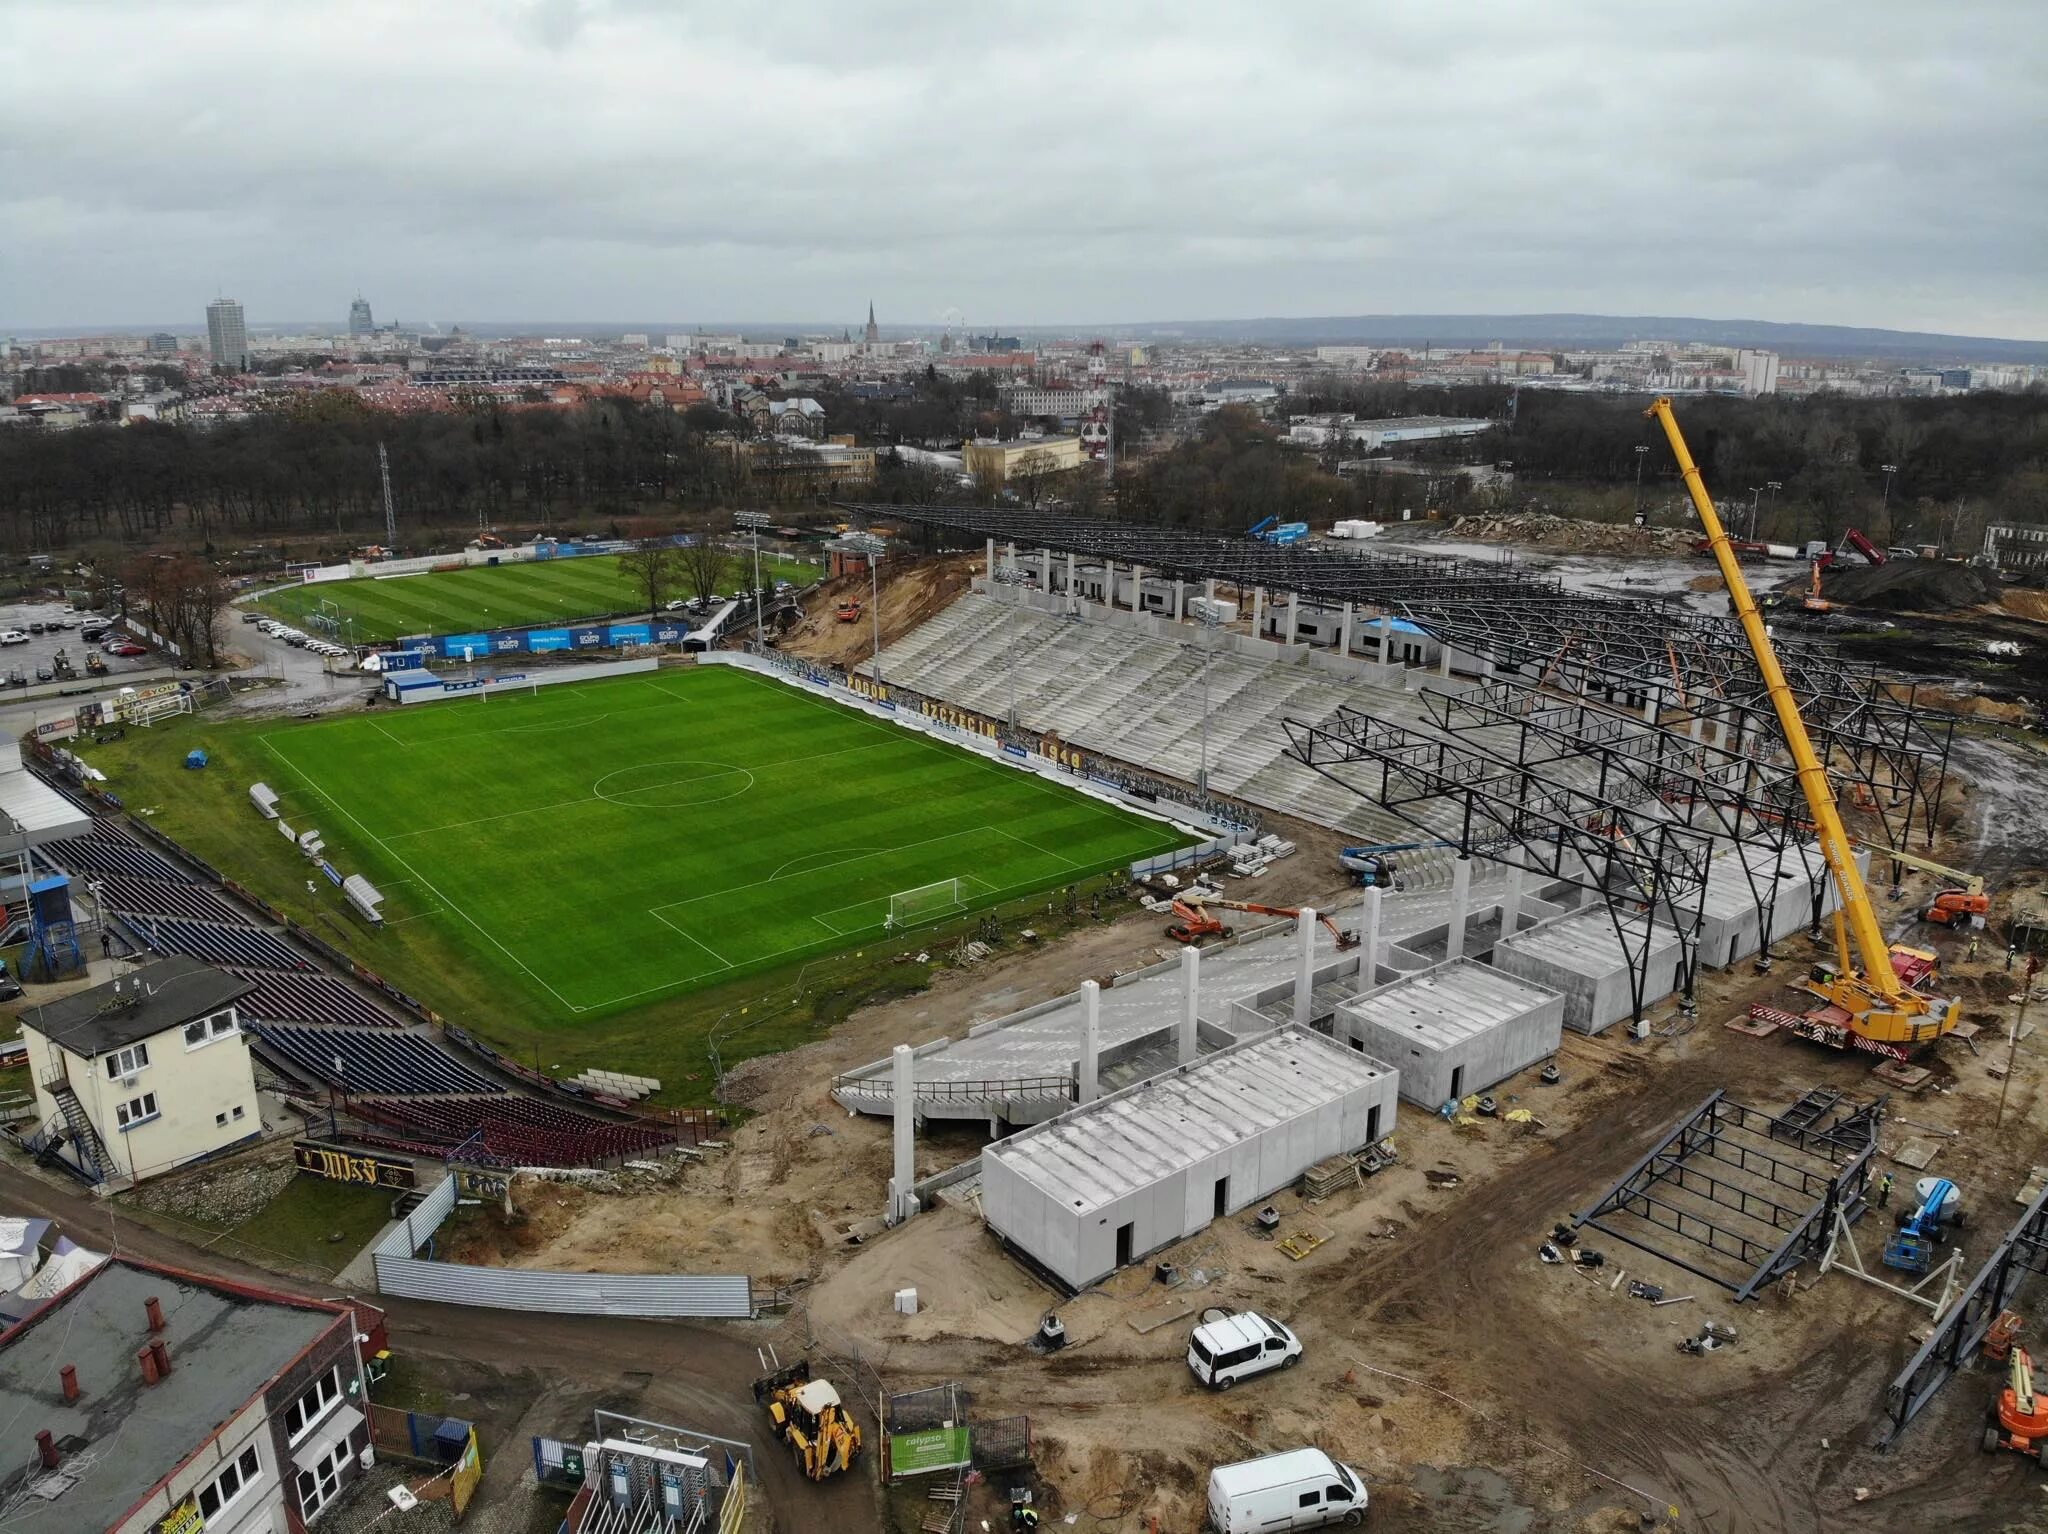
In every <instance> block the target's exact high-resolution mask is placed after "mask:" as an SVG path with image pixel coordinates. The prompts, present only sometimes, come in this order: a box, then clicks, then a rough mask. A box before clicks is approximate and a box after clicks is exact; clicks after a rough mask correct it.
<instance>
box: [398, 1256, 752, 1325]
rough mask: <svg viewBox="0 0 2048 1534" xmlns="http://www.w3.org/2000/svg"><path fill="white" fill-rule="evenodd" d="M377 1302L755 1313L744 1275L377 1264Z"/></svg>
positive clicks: (583, 1311) (595, 1312)
mask: <svg viewBox="0 0 2048 1534" xmlns="http://www.w3.org/2000/svg"><path fill="white" fill-rule="evenodd" d="M376 1262H377V1288H378V1289H379V1291H381V1292H382V1293H384V1294H401V1295H409V1296H410V1297H412V1298H413V1299H417V1300H438V1301H440V1302H441V1303H443V1304H447V1305H479V1306H484V1307H486V1308H489V1309H495V1310H536V1311H551V1312H555V1313H559V1314H564V1315H580V1316H728V1317H736V1318H741V1319H744V1318H745V1317H748V1316H751V1315H752V1314H753V1313H754V1295H753V1284H752V1282H751V1281H750V1280H749V1279H748V1278H747V1277H746V1275H745V1274H731V1275H715V1276H708V1277H707V1276H693V1275H676V1274H667V1273H550V1272H543V1271H537V1270H533V1269H526V1268H475V1267H469V1266H467V1265H464V1264H460V1263H452V1262H420V1261H418V1260H416V1259H413V1258H409V1257H386V1256H382V1255H380V1256H378V1258H377V1259H376Z"/></svg>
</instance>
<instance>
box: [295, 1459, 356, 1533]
mask: <svg viewBox="0 0 2048 1534" xmlns="http://www.w3.org/2000/svg"><path fill="white" fill-rule="evenodd" d="M353 1457H354V1451H353V1450H351V1449H350V1448H349V1446H348V1440H347V1439H343V1440H342V1441H341V1442H340V1443H338V1444H336V1445H335V1446H334V1447H333V1448H331V1449H329V1450H328V1451H327V1452H326V1453H325V1454H323V1455H321V1456H320V1458H319V1459H318V1460H316V1461H315V1462H314V1464H313V1468H312V1469H310V1470H301V1471H300V1472H299V1516H300V1517H302V1518H304V1519H305V1520H306V1521H307V1522H308V1523H311V1522H312V1521H313V1518H314V1516H315V1515H316V1514H317V1513H318V1512H319V1511H320V1509H321V1508H323V1507H325V1506H326V1505H327V1504H328V1503H329V1502H332V1501H333V1500H334V1494H335V1493H336V1492H338V1491H340V1490H341V1473H342V1471H343V1470H344V1469H345V1468H346V1467H347V1465H348V1462H349V1460H350V1459H351V1458H353Z"/></svg>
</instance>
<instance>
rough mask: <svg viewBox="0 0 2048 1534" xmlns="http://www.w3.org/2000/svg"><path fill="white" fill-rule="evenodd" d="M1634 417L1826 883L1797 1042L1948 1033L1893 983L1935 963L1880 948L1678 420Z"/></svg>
mask: <svg viewBox="0 0 2048 1534" xmlns="http://www.w3.org/2000/svg"><path fill="white" fill-rule="evenodd" d="M1644 414H1645V415H1647V416H1649V417H1650V418H1651V419H1652V420H1654V421H1656V422H1657V424H1658V425H1660V426H1661V427H1663V428H1664V435H1665V437H1666V438H1667V439H1668V440H1669V441H1670V443H1671V451H1672V454H1673V456H1674V457H1675V458H1676V459H1677V460H1678V470H1679V474H1680V476H1681V477H1682V478H1683V479H1684V481H1685V488H1686V491H1687V493H1689V494H1690V495H1691V496H1692V504H1693V509H1694V510H1695V511H1696V512H1698V513H1699V519H1700V526H1701V528H1702V529H1704V530H1705V532H1706V535H1707V539H1706V541H1707V543H1708V546H1709V548H1710V550H1711V552H1712V553H1713V556H1714V562H1715V564H1716V565H1717V566H1718V567H1719V568H1720V572H1721V579H1722V580H1723V581H1724V582H1725V583H1726V584H1727V587H1728V597H1729V601H1730V602H1731V603H1732V605H1733V606H1734V608H1735V618H1736V621H1737V622H1738V623H1739V624H1740V625H1741V626H1742V633H1743V637H1744V639H1745V640H1747V641H1748V644H1749V649H1750V653H1751V655H1753V656H1754V657H1755V659H1756V666H1757V671H1758V673H1759V674H1760V675H1761V676H1762V678H1763V684H1764V690H1765V691H1766V692H1767V693H1768V694H1769V695H1770V699H1771V707H1772V709H1773V711H1774V712H1775V713H1776V714H1777V719H1778V728H1779V730H1780V731H1781V732H1782V733H1783V735H1784V737H1785V746H1786V749H1787V750H1788V751H1789V752H1790V753H1791V757H1792V763H1793V766H1794V768H1795V769H1796V771H1797V774H1798V778H1799V787H1800V790H1801V791H1802V792H1803V793H1804V795H1805V797H1806V806H1807V810H1808V812H1809V814H1810V815H1811V816H1812V819H1813V829H1814V836H1815V839H1816V840H1817V841H1818V842H1819V843H1820V852H1821V856H1822V858H1824V859H1825V860H1826V862H1827V866H1828V872H1829V873H1830V874H1831V875H1832V876H1833V878H1834V881H1835V891H1836V894H1837V896H1838V899H1837V902H1836V906H1835V934H1834V936H1835V960H1836V962H1835V963H1834V964H1833V965H1832V966H1827V967H1816V968H1815V970H1814V972H1813V973H1812V975H1811V976H1809V977H1808V978H1807V979H1806V980H1805V981H1804V982H1802V988H1803V989H1804V990H1806V991H1807V992H1808V993H1809V994H1811V995H1812V996H1813V997H1814V998H1815V999H1816V1000H1818V1001H1819V1002H1820V1003H1821V1004H1822V1005H1821V1006H1819V1007H1818V1008H1816V1009H1814V1010H1812V1011H1809V1012H1808V1013H1806V1015H1805V1016H1804V1017H1803V1018H1801V1019H1800V1022H1801V1023H1802V1024H1803V1025H1804V1026H1803V1027H1801V1028H1800V1030H1799V1031H1800V1033H1801V1035H1802V1036H1803V1037H1807V1038H1812V1039H1815V1040H1817V1041H1819V1042H1822V1043H1827V1044H1831V1045H1833V1046H1834V1047H1836V1048H1843V1047H1847V1046H1849V1045H1852V1044H1853V1045H1855V1046H1856V1047H1858V1048H1861V1049H1867V1050H1871V1051H1872V1052H1874V1053H1877V1054H1882V1055H1891V1056H1894V1057H1900V1056H1903V1055H1904V1054H1906V1053H1907V1052H1909V1051H1911V1050H1915V1049H1918V1048H1920V1047H1922V1046H1924V1045H1927V1044H1931V1043H1933V1042H1934V1041H1935V1040H1936V1039H1938V1038H1940V1037H1941V1036H1942V1035H1943V1034H1945V1033H1948V1032H1949V1031H1950V1030H1951V1029H1953V1028H1954V1027H1955V1025H1956V1022H1957V1020H1958V1018H1959V1016H1960V1006H1961V1004H1960V1002H1959V1001H1957V1000H1956V999H1954V998H1944V997H1939V996H1933V995H1930V994H1928V993H1927V992H1926V991H1925V990H1922V989H1920V988H1919V987H1918V986H1916V985H1911V984H1908V983H1907V982H1906V980H1905V979H1903V978H1902V977H1901V975H1900V970H1901V969H1904V970H1906V971H1907V972H1908V973H1909V974H1914V975H1915V976H1916V977H1918V979H1919V981H1920V983H1921V984H1923V985H1924V984H1930V983H1932V981H1933V980H1934V978H1935V973H1934V959H1935V956H1934V955H1933V954H1932V953H1930V952H1928V951H1927V950H1926V949H1916V948H1906V947H1901V948H1898V949H1894V948H1893V947H1892V946H1891V945H1890V944H1888V943H1887V942H1886V941H1885V935H1884V929H1883V928H1882V927H1880V926H1879V925H1878V922H1877V913H1876V911H1875V910H1874V909H1872V907H1871V903H1870V891H1869V890H1868V889H1867V888H1866V887H1865V886H1864V883H1863V875H1862V874H1861V873H1860V872H1859V871H1858V870H1857V867H1856V855H1855V849H1854V848H1853V847H1852V846H1851V844H1850V841H1849V833H1848V831H1847V830H1846V829H1844V827H1843V825H1842V817H1841V814H1840V813H1839V812H1838V811H1837V810H1836V808H1835V791H1834V786H1833V785H1832V784H1831V783H1830V782H1829V781H1828V770H1827V766H1826V764H1825V763H1823V762H1822V761H1821V759H1820V756H1819V753H1817V752H1816V751H1815V750H1814V748H1813V738H1812V737H1811V736H1810V735H1808V734H1807V732H1806V722H1805V721H1804V720H1803V719H1801V718H1800V717H1799V703H1798V700H1797V699H1796V698H1794V697H1793V696H1792V686H1791V684H1790V683H1789V682H1787V681H1786V680H1785V670H1784V667H1783V666H1781V665H1780V664H1779V663H1778V654H1777V651H1776V650H1775V649H1773V648H1772V646H1771V635H1770V631H1769V630H1768V629H1767V628H1765V627H1764V620H1763V615H1762V614H1761V613H1759V612H1758V611H1757V605H1756V598H1755V597H1753V596H1752V595H1751V594H1750V590H1749V583H1748V582H1747V581H1746V580H1744V579H1743V575H1742V566H1741V564H1740V562H1739V561H1738V560H1737V559H1736V557H1735V551H1734V549H1733V548H1732V547H1731V546H1730V543H1729V539H1728V530H1727V529H1726V528H1725V527H1723V526H1722V524H1721V518H1720V515H1719V513H1717V512H1716V511H1715V509H1714V502H1713V498H1712V497H1711V496H1709V495H1708V494H1707V487H1706V483H1705V481H1704V480H1703V479H1702V478H1701V477H1700V470H1699V465H1698V464H1696V463H1694V462H1693V457H1692V451H1691V449H1689V448H1688V447H1687V446H1686V444H1685V433H1684V432H1682V431H1681V430H1680V429H1679V426H1678V416H1677V415H1676V413H1675V412H1674V411H1673V410H1672V407H1671V401H1670V399H1669V398H1668V397H1660V398H1659V399H1658V400H1656V401H1655V403H1653V404H1652V405H1651V406H1650V408H1649V409H1648V410H1646V411H1645V412H1644ZM1859 961H1860V963H1859Z"/></svg>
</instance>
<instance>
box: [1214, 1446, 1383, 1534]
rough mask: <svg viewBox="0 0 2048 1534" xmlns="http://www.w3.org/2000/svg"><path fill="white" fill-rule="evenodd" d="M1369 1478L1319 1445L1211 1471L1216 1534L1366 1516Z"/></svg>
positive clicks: (1265, 1531)
mask: <svg viewBox="0 0 2048 1534" xmlns="http://www.w3.org/2000/svg"><path fill="white" fill-rule="evenodd" d="M1365 1506H1366V1493H1365V1478H1364V1477H1363V1476H1361V1475H1360V1474H1359V1473H1358V1472H1357V1471H1356V1470H1353V1469H1352V1468H1351V1467H1350V1466H1349V1465H1341V1464H1339V1463H1338V1462H1337V1461H1336V1460H1334V1459H1331V1458H1330V1456H1329V1455H1327V1454H1325V1453H1324V1452H1323V1451H1322V1450H1321V1449H1290V1450H1289V1451H1288V1452H1287V1453H1285V1454H1268V1455H1267V1456H1266V1457H1265V1458H1263V1459H1248V1460H1243V1461H1241V1462H1239V1463H1238V1464H1235V1465H1218V1466H1217V1467H1216V1468H1215V1469H1214V1470H1211V1471H1210V1472H1209V1527H1210V1528H1212V1529H1214V1530H1215V1531H1216V1534H1277V1531H1279V1530H1283V1529H1326V1528H1329V1527H1330V1526H1331V1525H1333V1524H1342V1525H1343V1526H1344V1527H1345V1528H1347V1529H1355V1528H1357V1527H1358V1526H1359V1525H1360V1524H1362V1523H1364V1522H1365Z"/></svg>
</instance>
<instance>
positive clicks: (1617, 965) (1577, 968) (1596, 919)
mask: <svg viewBox="0 0 2048 1534" xmlns="http://www.w3.org/2000/svg"><path fill="white" fill-rule="evenodd" d="M1622 924H1623V925H1624V926H1625V927H1627V928H1628V929H1629V930H1630V931H1631V932H1633V933H1636V934H1640V933H1641V932H1642V927H1643V923H1642V919H1641V918H1640V917H1632V918H1625V919H1624V920H1623V923H1622ZM1677 941H1678V934H1677V933H1675V932H1673V931H1672V930H1671V925H1670V923H1669V922H1663V921H1660V922H1658V923H1657V929H1656V933H1655V943H1656V946H1658V947H1662V946H1665V945H1667V944H1671V943H1676V942H1677ZM1497 946H1499V947H1502V948H1512V949H1514V950H1515V951H1516V952H1517V953H1526V954H1528V955H1529V956H1530V957H1531V958H1538V959H1548V960H1550V961H1551V962H1552V963H1554V964H1561V965H1563V966H1564V967H1565V968H1567V969H1570V970H1572V971H1573V972H1575V973H1577V974H1583V975H1597V974H1606V973H1607V972H1609V971H1611V970H1616V969H1625V968H1627V967H1628V962H1629V961H1628V950H1626V949H1625V948H1623V947H1622V944H1621V939H1620V938H1619V937H1617V936H1616V935H1615V931H1614V921H1613V919H1612V918H1611V917H1610V916H1609V915H1608V914H1607V907H1606V906H1604V905H1595V906H1590V907H1588V908H1587V909H1585V910H1583V911H1574V912H1572V913H1571V914H1570V915H1568V916H1560V917H1557V918H1556V919H1555V920H1553V921H1547V922H1544V923H1542V924H1541V925H1539V926H1535V927H1525V928H1523V929H1522V930H1521V931H1520V932H1517V933H1516V934H1515V935H1514V936H1513V937H1504V938H1502V939H1500V942H1499V944H1498V945H1497Z"/></svg>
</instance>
